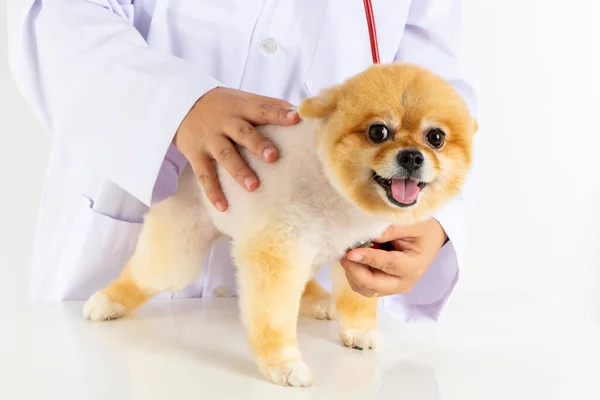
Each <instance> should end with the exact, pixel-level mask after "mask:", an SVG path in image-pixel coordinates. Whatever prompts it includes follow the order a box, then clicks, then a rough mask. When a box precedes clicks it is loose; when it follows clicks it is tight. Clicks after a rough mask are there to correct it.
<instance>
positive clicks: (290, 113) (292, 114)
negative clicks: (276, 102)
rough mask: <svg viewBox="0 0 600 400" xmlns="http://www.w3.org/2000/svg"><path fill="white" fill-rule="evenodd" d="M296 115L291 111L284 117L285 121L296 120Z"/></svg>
mask: <svg viewBox="0 0 600 400" xmlns="http://www.w3.org/2000/svg"><path fill="white" fill-rule="evenodd" d="M297 115H298V113H297V112H296V111H294V110H291V111H288V113H287V114H286V115H285V117H286V118H287V119H290V120H292V119H294V118H296V116H297Z"/></svg>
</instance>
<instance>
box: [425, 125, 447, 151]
mask: <svg viewBox="0 0 600 400" xmlns="http://www.w3.org/2000/svg"><path fill="white" fill-rule="evenodd" d="M426 138H427V142H429V144H430V145H431V147H435V148H436V149H439V148H440V147H442V146H443V145H444V143H445V142H446V134H445V133H444V131H442V130H441V129H438V128H434V129H431V130H430V131H429V132H427V135H426Z"/></svg>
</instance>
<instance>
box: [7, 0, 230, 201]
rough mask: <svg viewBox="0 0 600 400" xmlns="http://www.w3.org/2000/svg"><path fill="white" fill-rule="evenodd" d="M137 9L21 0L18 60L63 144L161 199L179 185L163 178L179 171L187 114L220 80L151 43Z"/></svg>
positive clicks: (118, 2) (110, 3)
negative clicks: (178, 137) (179, 139)
mask: <svg viewBox="0 0 600 400" xmlns="http://www.w3.org/2000/svg"><path fill="white" fill-rule="evenodd" d="M133 18H134V15H133V5H132V1H131V0H23V1H19V2H17V1H14V2H12V3H9V18H8V21H9V29H8V32H9V65H10V69H11V71H12V74H13V77H14V80H15V82H16V84H17V86H18V87H19V88H20V90H21V92H22V93H23V95H24V97H25V98H26V99H27V100H28V101H29V103H30V104H31V105H32V107H33V109H34V111H35V112H36V114H37V116H38V117H39V119H40V120H41V122H42V124H43V125H44V127H45V128H46V130H47V131H48V132H49V133H50V134H51V136H52V139H53V142H54V145H55V146H58V147H59V148H60V149H61V150H62V151H66V152H68V153H69V154H70V155H71V156H72V157H74V159H76V160H78V161H79V162H80V163H81V165H82V166H84V167H85V168H89V169H90V171H92V172H93V173H94V174H97V175H98V176H101V177H103V178H105V179H108V180H110V181H112V182H114V183H115V184H117V185H118V186H120V187H121V188H123V189H124V190H126V191H127V192H129V193H130V194H131V195H133V196H134V197H136V198H137V199H139V200H140V201H142V202H143V203H145V204H146V205H152V204H153V203H155V202H157V201H160V200H161V199H162V198H164V197H165V196H168V195H169V194H171V193H170V192H172V191H173V188H171V189H170V190H167V191H166V192H165V191H164V185H163V187H162V189H161V193H157V191H155V185H156V184H157V182H161V181H165V180H167V181H171V182H168V183H170V185H171V187H173V180H176V179H177V173H175V174H173V173H170V172H169V171H171V170H175V169H174V168H172V167H173V166H174V165H176V164H177V162H176V161H174V160H173V159H170V158H169V155H168V153H169V154H173V153H177V152H176V151H174V149H173V146H172V144H171V143H172V139H173V137H174V135H175V132H176V130H177V128H178V126H179V124H180V123H181V121H182V120H183V118H184V117H185V115H186V114H187V112H188V111H189V110H190V108H191V107H192V106H193V105H194V103H195V102H196V101H197V100H198V98H200V97H201V96H202V95H203V94H205V93H206V92H207V91H209V90H210V89H212V88H214V87H217V86H221V84H220V82H218V81H217V80H215V79H213V78H211V77H210V76H209V75H208V74H205V73H203V72H202V71H201V70H199V69H198V68H196V67H195V66H194V65H191V64H190V63H189V62H187V61H185V60H183V59H180V58H178V57H175V56H173V55H170V54H167V53H166V52H160V51H156V50H153V49H150V48H149V47H148V45H147V43H146V41H145V39H144V37H143V36H142V34H141V33H140V32H139V31H138V30H137V29H136V28H135V27H134V25H133ZM175 158H176V159H180V158H181V155H180V154H176V155H175ZM179 172H180V171H179ZM161 176H162V178H161ZM163 183H164V182H163ZM167 186H169V185H167ZM175 186H176V182H175Z"/></svg>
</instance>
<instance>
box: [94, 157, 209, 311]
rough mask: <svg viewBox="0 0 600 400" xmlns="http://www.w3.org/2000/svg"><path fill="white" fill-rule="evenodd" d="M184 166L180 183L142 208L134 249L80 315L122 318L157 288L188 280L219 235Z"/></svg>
mask: <svg viewBox="0 0 600 400" xmlns="http://www.w3.org/2000/svg"><path fill="white" fill-rule="evenodd" d="M190 174H192V173H191V169H189V168H186V170H185V171H184V176H182V178H181V182H180V188H179V189H178V191H177V193H176V194H175V195H174V196H172V197H170V198H169V199H167V200H165V201H163V202H161V203H159V204H157V205H155V206H153V207H152V208H151V209H150V211H149V212H148V214H147V216H146V218H145V221H144V225H143V227H142V231H141V233H140V236H139V238H138V241H137V244H136V248H135V251H134V253H133V255H132V256H131V258H130V260H129V262H128V263H127V265H126V266H125V267H124V269H123V271H122V272H121V274H120V275H119V277H118V278H117V279H116V280H114V281H113V282H112V283H111V284H109V285H108V286H107V287H105V288H104V289H102V290H100V291H98V292H96V293H95V294H94V295H93V296H92V297H90V299H89V300H88V301H87V302H86V303H85V306H84V316H85V317H86V318H87V319H90V320H94V321H98V320H108V319H114V318H119V317H122V316H124V315H126V314H128V313H130V312H131V311H133V310H135V309H136V308H138V307H140V306H141V305H142V304H144V303H145V302H146V301H147V300H149V299H150V298H151V297H152V296H155V295H157V294H159V293H161V292H173V291H178V290H181V289H183V288H185V287H186V286H188V285H190V284H191V283H192V282H193V281H194V279H195V278H196V277H197V276H198V274H199V273H200V271H201V268H202V262H203V261H204V257H205V255H206V254H207V252H208V251H209V249H210V247H211V245H212V243H213V242H214V240H215V239H216V238H217V237H218V236H219V233H218V232H217V230H216V228H215V227H214V225H213V223H212V222H211V220H210V217H209V215H208V213H207V211H206V209H205V208H204V207H205V206H204V205H203V203H202V201H201V198H200V191H199V190H198V189H197V186H196V185H195V181H193V179H195V177H193V174H192V175H191V176H190Z"/></svg>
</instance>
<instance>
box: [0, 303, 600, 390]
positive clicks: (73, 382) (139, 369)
mask: <svg viewBox="0 0 600 400" xmlns="http://www.w3.org/2000/svg"><path fill="white" fill-rule="evenodd" d="M524 304H526V303H524V302H516V301H515V302H514V303H507V302H503V301H499V299H497V298H495V297H494V296H463V297H460V296H457V298H456V299H454V300H453V302H452V306H451V307H449V309H448V310H447V311H446V313H445V315H444V319H443V320H442V321H440V322H438V323H436V324H432V323H421V324H400V323H398V322H397V321H395V320H394V319H392V318H391V317H388V316H385V315H382V318H381V329H382V332H383V339H384V340H383V344H382V346H381V347H380V349H379V350H377V351H375V352H368V353H363V352H359V351H356V350H352V349H348V348H344V347H343V346H342V345H341V344H340V342H339V341H338V338H337V333H336V327H335V322H333V321H317V320H309V319H306V318H301V319H300V322H299V341H300V346H301V349H302V351H303V354H304V358H305V360H306V362H307V364H308V365H309V367H311V368H312V370H313V373H314V377H315V383H314V386H313V387H311V388H284V387H279V386H276V385H274V384H271V383H269V382H267V381H265V380H264V379H263V377H262V376H261V375H260V373H259V372H258V370H257V368H256V367H255V365H254V363H253V361H252V358H251V355H250V352H249V350H248V348H247V346H246V342H245V339H244V332H243V329H242V326H241V323H240V321H239V316H238V309H237V304H236V300H235V299H214V300H156V301H153V302H151V303H149V304H147V305H146V306H145V307H143V308H142V309H140V310H139V311H138V312H137V313H136V314H135V316H131V317H128V318H126V319H123V320H117V321H110V322H97V323H92V322H88V321H85V320H84V319H83V317H82V314H81V307H82V303H78V302H70V303H48V304H30V305H22V306H21V307H20V308H18V309H15V310H13V311H12V312H10V313H7V314H6V313H5V315H4V317H3V320H2V322H0V327H1V328H2V329H1V330H0V339H1V340H0V399H7V400H9V399H10V400H12V399H45V400H52V399H61V400H71V399H73V400H74V399H78V400H96V399H111V400H120V399H134V400H138V399H139V400H153V399H210V398H218V399H271V398H272V399H282V398H285V399H362V400H364V399H408V400H438V399H439V400H442V399H443V400H471V399H477V400H495V399H498V400H518V399H528V400H533V399H540V400H553V399H565V400H566V399H569V400H571V399H600V325H598V324H596V323H594V322H592V321H585V320H577V321H569V318H565V316H564V315H562V316H558V315H555V314H554V313H553V312H552V310H544V311H540V309H541V307H540V305H537V304H534V303H531V304H529V305H524Z"/></svg>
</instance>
